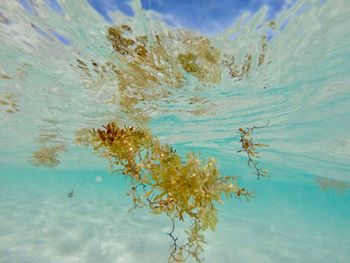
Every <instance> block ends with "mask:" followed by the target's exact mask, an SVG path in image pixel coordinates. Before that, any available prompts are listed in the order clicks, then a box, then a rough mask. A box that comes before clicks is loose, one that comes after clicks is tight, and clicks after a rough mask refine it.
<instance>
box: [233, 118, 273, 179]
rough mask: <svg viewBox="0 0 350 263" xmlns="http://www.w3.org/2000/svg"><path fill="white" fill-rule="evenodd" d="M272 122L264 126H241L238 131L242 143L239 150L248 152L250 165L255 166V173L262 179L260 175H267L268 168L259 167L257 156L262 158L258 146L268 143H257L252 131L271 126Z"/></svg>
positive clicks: (264, 145)
mask: <svg viewBox="0 0 350 263" xmlns="http://www.w3.org/2000/svg"><path fill="white" fill-rule="evenodd" d="M269 124H270V122H269V121H268V122H267V123H266V124H265V125H263V126H255V125H254V126H253V127H250V128H246V129H243V128H239V129H238V132H239V133H240V136H241V138H240V140H239V142H240V143H241V147H242V149H241V150H239V151H238V152H245V153H246V154H247V157H248V161H247V163H248V166H249V167H251V168H253V169H254V170H255V174H256V175H257V176H258V179H260V177H261V176H262V177H265V176H266V175H267V173H268V171H267V169H264V168H260V167H259V162H258V160H257V158H260V155H259V153H258V152H257V150H256V149H257V148H258V147H267V146H268V145H267V144H262V143H255V142H254V141H253V138H252V137H251V136H252V133H253V132H254V130H255V129H262V128H266V127H267V126H269Z"/></svg>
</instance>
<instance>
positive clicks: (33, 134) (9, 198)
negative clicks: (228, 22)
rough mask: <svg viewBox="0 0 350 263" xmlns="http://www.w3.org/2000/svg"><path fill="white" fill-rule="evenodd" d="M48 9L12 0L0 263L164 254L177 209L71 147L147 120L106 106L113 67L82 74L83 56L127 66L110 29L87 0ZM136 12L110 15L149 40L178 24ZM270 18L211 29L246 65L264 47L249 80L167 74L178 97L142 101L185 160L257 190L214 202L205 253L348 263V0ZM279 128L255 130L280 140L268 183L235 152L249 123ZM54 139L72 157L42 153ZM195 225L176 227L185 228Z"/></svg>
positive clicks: (6, 43)
mask: <svg viewBox="0 0 350 263" xmlns="http://www.w3.org/2000/svg"><path fill="white" fill-rule="evenodd" d="M37 2H38V3H36V5H35V6H34V7H35V10H36V12H35V13H34V14H31V13H28V12H26V11H25V10H24V9H23V8H22V6H21V5H20V4H19V3H17V2H15V1H3V2H2V3H1V4H0V11H1V13H0V14H1V16H0V18H1V19H0V35H1V44H0V48H1V49H0V61H1V64H0V76H1V77H0V99H1V100H0V102H1V101H2V102H1V103H0V124H1V125H0V180H1V184H0V262H6V263H7V262H118V263H119V262H120V263H129V262H140V261H142V262H167V259H168V256H169V246H170V245H171V242H170V240H169V236H167V235H166V233H167V232H169V231H170V229H171V224H170V223H169V220H168V218H167V217H166V216H157V215H153V214H150V213H149V212H148V210H147V209H136V210H135V211H133V212H131V213H130V212H129V209H130V207H132V202H131V200H130V198H129V197H128V196H127V195H126V193H127V192H128V191H129V189H130V187H131V182H130V180H129V179H127V178H125V177H123V176H121V175H120V174H117V173H110V172H109V169H108V163H107V162H106V161H105V160H103V159H102V158H100V157H99V156H97V155H96V154H94V153H93V152H92V150H91V149H90V148H84V147H81V146H77V145H76V144H75V142H74V138H75V133H76V132H77V131H79V130H80V129H82V128H91V127H95V128H97V127H100V126H101V125H104V124H105V123H106V122H107V121H110V120H112V119H115V118H119V119H121V120H122V121H123V122H125V123H128V124H130V123H131V124H132V123H133V122H135V120H130V119H132V118H130V115H128V114H125V112H124V113H123V114H122V113H121V112H122V111H123V110H125V109H124V108H123V107H122V105H121V103H120V102H116V103H107V102H106V101H109V100H111V97H112V96H113V95H116V97H119V96H120V90H118V89H117V88H116V87H117V85H118V81H117V80H116V79H115V76H113V75H112V74H109V73H108V74H107V73H106V74H104V73H103V74H99V73H98V74H93V76H92V77H87V76H86V75H84V74H83V72H82V71H81V70H80V69H79V68H78V67H77V62H76V60H77V59H80V60H82V61H85V62H87V61H90V60H93V61H97V62H98V63H99V64H103V63H104V62H106V61H107V60H110V59H111V58H112V59H113V60H114V61H115V63H116V64H117V65H118V66H120V65H122V62H121V61H119V60H118V57H116V56H114V55H112V54H113V50H112V48H111V46H110V43H108V41H107V39H106V28H107V27H108V26H109V25H108V24H107V23H106V22H105V21H104V20H103V19H102V18H101V17H100V16H99V15H98V14H97V13H96V12H95V11H94V10H93V9H92V8H91V7H90V6H89V5H88V4H87V3H86V2H85V1H74V2H73V1H64V2H63V1H62V2H63V3H61V4H62V9H63V10H64V12H63V14H57V13H56V12H55V11H53V10H52V9H50V8H49V7H48V6H47V5H46V4H45V3H41V2H40V1H37ZM133 6H134V10H135V11H136V15H135V17H133V18H130V17H126V16H124V15H123V14H119V13H116V14H112V16H113V19H114V24H117V25H118V24H122V23H129V24H131V25H132V26H133V28H134V30H135V34H138V33H140V32H146V33H147V34H148V35H149V36H152V34H153V33H152V31H153V30H157V31H158V32H163V33H164V32H168V31H172V30H174V29H171V28H169V27H168V26H166V25H164V24H161V23H159V21H158V20H157V17H159V14H156V13H152V12H150V11H147V12H146V11H142V10H140V7H139V5H138V3H137V2H134V3H133ZM266 12H267V10H266V9H264V8H263V9H261V10H260V11H259V12H258V13H257V14H254V15H247V14H246V15H243V16H242V17H241V18H240V19H238V20H237V21H235V23H234V24H233V25H232V27H230V28H228V29H227V30H226V31H224V32H223V33H220V34H217V35H214V36H210V41H211V43H212V44H213V45H214V46H215V47H216V48H218V49H219V50H221V51H222V53H227V54H234V55H235V56H236V61H237V63H238V65H242V64H244V61H245V59H246V58H245V55H246V54H247V53H250V54H252V57H253V63H252V66H251V69H250V71H249V72H248V74H247V75H246V76H244V77H243V78H241V79H239V78H231V77H230V76H229V74H228V71H227V70H226V71H225V70H223V71H222V76H221V80H220V82H219V83H215V84H212V83H206V82H205V81H200V80H198V78H196V77H194V76H192V75H191V74H187V73H186V72H185V73H184V75H185V80H186V81H185V84H184V86H183V87H182V88H176V89H173V87H170V86H169V85H168V86H167V85H164V84H162V83H161V84H159V85H158V86H157V90H159V91H171V92H170V93H169V94H170V95H169V96H168V95H167V96H166V97H162V96H160V97H157V96H154V97H152V96H150V98H148V99H145V100H143V101H141V102H139V104H137V106H136V108H138V109H141V111H142V112H143V113H145V114H146V115H147V116H148V117H149V118H150V121H149V122H148V123H147V124H146V126H147V127H149V128H150V130H151V131H152V133H153V134H154V135H155V136H157V137H158V138H159V139H160V140H161V142H163V143H169V144H171V145H172V147H174V148H175V149H176V151H177V153H178V154H179V155H180V156H182V157H184V156H185V155H186V152H188V151H195V152H200V153H201V156H202V157H203V158H205V157H207V156H213V157H215V158H216V160H217V162H218V164H219V166H220V172H221V173H222V174H223V175H227V174H228V175H238V176H241V178H240V184H241V185H242V186H244V187H247V188H248V189H249V190H252V191H255V198H254V199H252V200H250V201H249V202H248V201H246V200H244V199H232V200H226V199H224V204H223V205H218V209H219V216H218V219H219V223H218V225H217V227H216V231H215V232H211V231H207V232H205V235H206V241H207V244H206V245H205V251H204V252H203V255H202V256H203V258H204V259H205V262H215V263H216V262H223V263H224V262H349V261H350V251H349V249H348V248H349V247H350V239H349V237H350V190H349V189H350V165H349V164H350V150H349V143H350V137H349V128H350V107H349V105H350V78H349V72H348V71H349V70H348V69H349V68H350V59H349V58H350V56H349V55H350V34H349V33H350V32H349V28H350V21H349V15H350V6H349V5H348V3H347V1H345V0H344V1H341V0H337V1H298V2H297V3H295V4H294V5H293V6H292V7H291V8H290V9H288V10H284V11H282V12H281V13H280V14H279V15H278V16H277V17H276V19H275V21H276V25H277V29H275V30H273V29H271V27H268V26H267V24H268V22H267V18H266ZM172 32H175V33H174V34H175V35H176V34H177V33H176V32H177V31H172ZM264 34H267V35H268V41H267V46H266V52H265V62H264V63H263V64H262V66H258V57H259V55H260V54H261V36H262V35H264ZM179 35H181V34H180V33H179ZM150 38H151V37H150ZM180 42H181V41H178V42H176V43H175V44H174V46H172V44H171V43H170V44H169V46H167V47H168V48H169V49H171V50H172V52H174V53H176V50H177V48H179V49H185V48H184V47H182V46H181V43H180ZM137 95H138V94H136V95H135V96H137ZM191 98H192V99H191ZM193 98H195V99H193ZM4 101H5V102H4ZM11 101H12V102H11ZM194 101H195V102H194ZM193 102H194V103H193ZM268 121H269V125H268V126H267V127H265V128H263V129H259V130H256V131H255V132H254V140H256V141H257V142H261V143H265V144H268V145H269V147H265V148H262V150H261V163H260V165H261V166H262V167H265V168H266V169H268V170H269V174H268V175H269V176H268V177H266V178H261V179H260V180H257V178H256V176H255V175H254V171H253V170H252V169H251V168H250V167H249V166H248V165H247V156H246V155H244V154H243V153H238V152H237V151H238V150H240V149H241V148H240V144H239V139H240V137H239V134H238V133H237V130H238V128H240V127H252V126H253V125H264V124H265V123H267V122H268ZM58 144H64V145H65V147H66V151H65V152H63V153H60V154H58V160H59V164H58V165H57V166H55V167H51V168H47V167H41V166H39V167H37V166H35V165H33V163H32V162H31V161H30V160H31V158H32V153H33V152H34V151H36V150H38V149H40V147H45V146H49V145H58ZM72 190H73V197H69V193H70V192H71V191H72ZM185 227H186V223H185V224H179V225H178V226H177V229H176V233H177V234H178V235H179V237H182V232H183V230H184V229H185ZM189 262H191V261H190V260H189Z"/></svg>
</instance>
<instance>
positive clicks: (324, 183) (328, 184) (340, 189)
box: [316, 176, 350, 194]
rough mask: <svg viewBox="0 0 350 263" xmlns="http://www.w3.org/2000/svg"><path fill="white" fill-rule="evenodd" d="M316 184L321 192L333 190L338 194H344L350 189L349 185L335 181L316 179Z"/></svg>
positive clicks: (322, 178)
mask: <svg viewBox="0 0 350 263" xmlns="http://www.w3.org/2000/svg"><path fill="white" fill-rule="evenodd" d="M316 183H317V184H318V186H319V187H320V189H321V190H322V191H326V190H329V189H331V190H334V191H335V192H336V193H338V194H344V193H346V191H348V190H349V189H350V183H349V182H344V181H340V180H336V179H330V178H324V177H319V176H317V177H316Z"/></svg>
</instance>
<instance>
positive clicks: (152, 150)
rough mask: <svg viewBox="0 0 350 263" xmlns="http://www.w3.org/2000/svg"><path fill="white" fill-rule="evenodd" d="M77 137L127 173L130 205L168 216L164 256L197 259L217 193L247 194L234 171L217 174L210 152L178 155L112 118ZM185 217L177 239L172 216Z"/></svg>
mask: <svg viewBox="0 0 350 263" xmlns="http://www.w3.org/2000/svg"><path fill="white" fill-rule="evenodd" d="M77 143H78V144H79V145H85V146H92V147H93V149H94V151H95V152H97V153H99V154H100V156H102V157H103V158H106V159H108V160H109V162H110V164H111V167H112V168H113V169H114V168H118V169H116V170H115V171H118V172H122V174H124V175H126V176H128V177H129V178H131V180H132V182H133V186H132V188H131V190H130V191H129V193H128V195H129V196H130V197H131V198H132V200H133V204H134V208H138V207H147V208H148V209H149V210H150V211H151V212H152V213H154V214H165V215H167V216H168V217H169V219H170V220H171V222H172V231H171V232H169V233H168V235H169V236H170V237H171V239H172V242H173V244H172V245H171V247H170V256H169V262H184V261H186V259H188V258H189V257H192V258H193V259H195V260H196V262H201V261H202V260H201V258H200V253H201V252H202V251H203V247H202V246H203V244H204V243H205V239H204V235H203V232H204V231H205V230H207V229H211V230H212V231H214V230H215V226H216V224H217V221H218V219H217V208H216V204H217V203H222V196H223V195H225V196H226V197H236V198H240V197H245V198H247V199H249V198H251V197H252V193H251V192H249V191H248V190H247V189H245V188H242V187H240V186H239V185H238V182H237V177H235V176H222V175H220V173H219V170H218V168H217V166H216V160H215V159H214V158H209V159H207V160H206V161H203V160H202V161H201V160H200V159H199V157H198V155H196V154H195V153H193V152H190V153H188V154H187V156H186V160H182V158H181V157H180V156H179V155H178V154H177V153H176V151H175V150H174V149H173V148H172V147H171V146H169V145H166V144H165V145H163V144H161V143H160V142H159V140H158V139H157V138H155V137H154V136H152V135H151V134H150V132H149V131H148V130H147V129H144V128H135V127H127V126H124V127H122V128H121V127H118V126H117V125H116V124H115V123H114V122H111V123H108V124H107V125H106V126H103V127H102V128H99V129H90V130H87V129H85V130H82V131H80V132H79V135H78V136H77ZM185 218H189V219H190V220H191V221H192V222H193V223H192V225H191V227H190V228H189V229H188V230H186V234H187V242H184V243H181V244H178V243H177V241H178V239H177V237H175V236H174V231H175V222H176V221H184V220H185Z"/></svg>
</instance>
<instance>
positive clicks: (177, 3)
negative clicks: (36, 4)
mask: <svg viewBox="0 0 350 263" xmlns="http://www.w3.org/2000/svg"><path fill="white" fill-rule="evenodd" d="M0 1H1V0H0ZM18 1H19V2H20V3H21V5H22V6H23V7H24V8H25V9H26V10H27V11H28V12H29V13H32V14H34V13H35V9H34V8H33V7H32V6H31V1H30V0H18ZM86 1H87V2H88V3H89V4H90V5H91V6H92V7H93V8H94V9H95V10H96V11H97V12H98V13H99V14H100V15H101V16H102V17H103V18H104V19H105V20H106V21H107V22H108V23H113V21H112V18H111V17H110V16H109V13H110V12H114V11H121V12H122V13H124V14H126V15H129V16H132V15H133V10H132V8H131V7H130V5H129V4H130V0H86ZM294 1H295V0H141V4H142V7H143V9H145V10H153V11H156V12H158V13H160V14H161V15H162V17H163V19H164V21H165V22H166V23H167V24H169V25H171V26H177V27H186V28H189V29H193V30H196V31H199V32H202V33H206V34H215V33H219V32H221V31H223V30H224V29H225V28H227V27H229V26H231V25H232V24H233V23H234V21H235V19H236V18H238V17H239V16H240V15H241V14H242V13H244V12H247V11H248V12H250V13H255V12H256V11H258V10H259V9H260V8H261V7H262V6H264V5H266V6H268V18H270V19H272V18H274V17H275V16H276V14H277V13H278V12H280V11H281V10H283V9H284V8H287V7H289V6H291V4H292V3H293V2H294ZM44 2H46V3H47V4H48V5H49V6H50V7H51V8H52V9H54V10H55V11H56V12H57V13H59V14H62V13H63V12H64V10H63V9H62V7H61V6H60V4H59V3H60V0H44Z"/></svg>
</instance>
